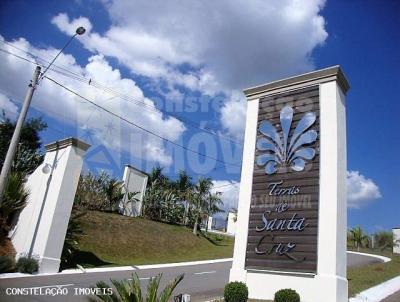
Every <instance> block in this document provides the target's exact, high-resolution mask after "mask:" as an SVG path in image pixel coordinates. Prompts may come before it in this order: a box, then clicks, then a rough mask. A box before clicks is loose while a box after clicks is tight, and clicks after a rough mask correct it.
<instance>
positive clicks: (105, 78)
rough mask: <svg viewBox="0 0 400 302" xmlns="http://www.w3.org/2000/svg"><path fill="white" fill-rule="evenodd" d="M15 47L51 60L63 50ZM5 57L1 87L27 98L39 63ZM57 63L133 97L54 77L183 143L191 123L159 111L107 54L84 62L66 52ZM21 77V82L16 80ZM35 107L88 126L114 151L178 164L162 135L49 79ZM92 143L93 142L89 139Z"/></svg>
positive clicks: (38, 92)
mask: <svg viewBox="0 0 400 302" xmlns="http://www.w3.org/2000/svg"><path fill="white" fill-rule="evenodd" d="M0 40H4V39H3V37H1V36H0ZM12 45H14V46H17V47H19V48H22V49H26V50H27V51H29V52H31V53H34V54H36V55H38V56H39V57H42V58H46V59H47V60H49V59H51V58H53V57H54V56H55V54H56V53H57V52H58V50H56V49H52V48H48V49H38V48H35V47H33V46H32V45H30V43H29V42H28V41H27V40H25V39H22V38H21V39H18V40H16V41H13V42H12ZM3 47H4V48H6V49H7V50H8V51H11V52H16V50H15V49H13V48H12V47H11V46H8V45H6V44H4V46H3ZM0 60H1V62H2V68H1V69H0V87H1V89H2V90H6V92H7V95H9V96H11V97H12V99H13V100H14V101H18V102H21V100H22V99H23V96H24V93H25V91H26V85H27V83H29V81H30V78H31V76H32V75H31V74H30V73H29V72H27V71H32V72H33V70H34V66H33V65H32V64H30V63H28V62H25V61H22V60H20V59H18V58H15V57H13V56H11V55H8V54H5V53H4V52H1V53H0ZM57 65H58V66H63V67H64V68H66V69H68V70H69V71H71V72H74V73H76V74H77V75H79V76H84V77H86V78H90V79H92V80H94V81H98V82H100V83H102V84H104V86H106V87H111V88H113V89H114V90H115V91H118V92H120V93H121V94H123V95H127V96H129V100H128V101H124V100H122V99H120V98H118V97H116V96H115V94H114V95H113V94H109V93H107V92H105V91H104V90H99V89H96V88H94V87H91V86H89V85H88V83H86V82H85V83H82V82H78V81H76V80H74V79H71V78H69V77H64V76H62V75H60V74H58V73H55V72H53V71H51V70H49V71H48V75H49V76H50V77H53V78H55V79H58V80H59V82H61V83H62V84H64V85H65V86H67V87H70V88H71V89H73V90H75V91H78V92H79V93H80V94H81V95H83V96H85V97H87V98H88V99H90V100H93V101H95V102H96V103H97V104H99V105H101V106H103V107H105V108H107V109H108V110H110V111H112V112H114V113H116V114H118V115H121V116H123V117H124V118H126V119H128V120H129V121H131V122H133V123H135V124H137V125H140V126H142V127H144V128H146V129H148V130H150V131H153V132H155V133H157V134H158V135H160V136H162V137H165V138H167V139H169V140H171V141H177V140H178V139H179V138H180V137H181V136H182V134H183V132H184V131H185V126H184V125H183V124H182V123H181V122H180V121H178V120H176V119H174V118H170V117H165V116H163V114H162V113H161V112H160V111H159V110H157V108H156V107H155V105H154V103H153V101H152V100H150V99H148V98H146V97H145V96H144V94H143V91H142V90H141V89H140V88H139V87H138V86H137V85H136V83H135V82H134V81H133V80H131V79H127V78H123V77H122V76H121V74H120V72H119V70H118V69H116V68H113V67H112V66H110V64H109V63H108V61H107V60H106V59H105V58H104V57H103V56H101V55H94V56H91V57H90V58H89V60H88V63H87V64H86V65H85V66H80V65H79V64H77V62H76V60H75V58H74V57H73V56H71V55H69V54H64V53H63V54H61V55H60V56H59V57H58V59H57ZM16 78H17V79H18V81H15V79H16ZM137 103H139V105H137ZM2 104H3V101H2ZM4 104H6V103H4ZM7 104H9V103H7ZM8 106H9V105H8ZM32 106H33V107H34V108H36V109H37V110H39V111H41V112H44V113H46V114H48V115H50V116H52V117H53V118H56V119H58V120H59V121H61V122H63V123H67V124H69V125H73V126H76V127H77V128H78V129H79V131H80V132H81V134H82V135H84V133H85V129H91V130H92V132H93V133H92V138H93V139H94V140H95V143H99V142H100V143H102V144H104V145H106V146H107V147H109V148H111V149H112V150H115V151H128V152H129V153H130V154H131V155H132V156H135V157H137V158H143V159H147V160H150V161H155V162H159V163H160V164H162V165H170V164H171V163H172V158H171V156H170V155H169V154H167V153H166V150H165V149H164V144H163V141H162V140H161V139H159V138H157V137H154V136H151V135H149V134H145V133H144V132H142V131H141V130H138V129H137V128H135V127H131V126H128V124H126V123H124V122H122V121H121V120H119V119H118V118H115V117H112V116H111V115H109V114H108V113H106V112H104V111H102V110H98V109H96V108H95V107H93V106H92V105H89V104H88V103H85V101H83V100H82V99H80V98H78V97H76V96H74V95H73V94H71V93H70V92H68V91H66V90H64V89H62V88H61V87H58V86H57V85H55V84H54V83H51V82H50V81H49V80H47V79H44V80H43V81H42V82H41V83H40V85H39V87H38V89H36V92H35V96H34V98H33V100H32ZM11 109H12V108H11ZM139 139H140V141H139ZM89 143H92V142H90V141H89ZM117 153H119V152H117Z"/></svg>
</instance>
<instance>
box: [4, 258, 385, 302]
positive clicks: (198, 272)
mask: <svg viewBox="0 0 400 302" xmlns="http://www.w3.org/2000/svg"><path fill="white" fill-rule="evenodd" d="M374 262H379V260H378V259H374V258H370V257H367V256H362V255H356V254H348V266H360V265H365V264H368V263H374ZM231 265H232V262H231V261H225V262H219V263H212V264H200V265H199V264H197V265H189V266H177V267H164V268H150V269H149V268H147V269H137V268H136V269H135V268H134V267H132V269H129V270H123V271H117V272H115V271H114V272H90V273H73V274H62V275H61V274H60V275H49V276H45V275H44V276H43V275H42V276H35V277H23V278H14V279H0V301H18V302H19V301H21V302H24V301H88V299H87V296H86V295H83V296H80V295H75V291H76V290H79V289H84V288H90V287H91V286H94V285H95V284H96V282H97V281H100V280H104V281H106V282H108V283H109V280H110V278H112V279H124V278H130V277H131V276H132V273H133V272H136V273H138V275H139V278H140V279H141V281H142V283H143V286H144V287H145V286H146V285H147V282H148V279H149V278H150V277H152V276H155V275H157V274H158V273H160V272H162V273H163V279H162V284H161V286H162V287H164V285H165V284H166V282H168V281H169V280H171V279H173V278H174V277H176V276H177V275H179V274H181V273H184V274H185V278H184V279H183V281H182V282H181V284H180V285H179V286H178V288H177V289H176V291H175V293H189V294H190V295H191V298H192V301H193V300H194V301H200V300H206V299H210V298H213V297H218V296H221V295H222V292H223V288H224V286H225V284H226V283H227V282H228V278H229V270H230V267H231ZM57 285H58V286H59V285H62V288H66V289H68V296H67V297H66V296H60V297H54V296H32V295H29V296H21V295H18V296H7V295H6V289H7V288H32V287H42V289H41V290H42V291H44V290H45V289H51V290H53V291H54V290H55V289H54V288H57V287H55V286H57ZM205 289H206V290H205Z"/></svg>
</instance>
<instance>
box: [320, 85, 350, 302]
mask: <svg viewBox="0 0 400 302" xmlns="http://www.w3.org/2000/svg"><path fill="white" fill-rule="evenodd" d="M320 144H321V148H320V193H319V227H318V264H317V276H316V279H317V281H318V283H320V284H321V285H322V287H321V288H323V289H324V290H323V292H324V295H325V301H332V302H333V301H335V302H344V301H347V279H346V263H347V258H346V229H347V200H346V167H347V164H346V110H345V97H344V94H343V93H342V91H341V88H340V87H339V86H338V84H337V82H336V81H332V82H327V83H322V84H320Z"/></svg>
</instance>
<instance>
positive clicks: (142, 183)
mask: <svg viewBox="0 0 400 302" xmlns="http://www.w3.org/2000/svg"><path fill="white" fill-rule="evenodd" d="M147 180H148V176H147V174H145V173H143V172H141V171H139V170H137V169H135V168H133V167H131V166H125V170H124V176H123V181H124V190H125V192H139V193H138V194H137V195H135V197H136V198H137V199H138V201H136V202H128V200H127V197H128V196H127V194H126V195H125V197H124V199H123V200H122V201H121V203H120V211H121V213H122V214H123V215H125V216H131V217H137V216H140V215H141V211H142V205H143V197H144V194H145V192H146V186H147Z"/></svg>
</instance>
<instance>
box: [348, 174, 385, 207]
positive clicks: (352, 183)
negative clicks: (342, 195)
mask: <svg viewBox="0 0 400 302" xmlns="http://www.w3.org/2000/svg"><path fill="white" fill-rule="evenodd" d="M381 197H382V195H381V192H380V191H379V187H378V186H377V185H376V184H375V183H374V182H373V180H372V179H370V178H366V177H365V176H364V175H362V174H361V173H360V172H358V171H347V205H348V207H349V208H356V209H359V208H361V207H362V206H364V205H366V204H368V203H370V202H372V201H373V200H375V199H379V198H381Z"/></svg>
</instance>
